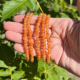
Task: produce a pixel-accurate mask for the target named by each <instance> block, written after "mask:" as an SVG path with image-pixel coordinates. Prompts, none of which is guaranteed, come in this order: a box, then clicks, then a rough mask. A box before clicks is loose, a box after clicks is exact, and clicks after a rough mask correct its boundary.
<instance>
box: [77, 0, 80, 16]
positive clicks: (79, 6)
mask: <svg viewBox="0 0 80 80" xmlns="http://www.w3.org/2000/svg"><path fill="white" fill-rule="evenodd" d="M77 7H78V12H79V15H80V0H77Z"/></svg>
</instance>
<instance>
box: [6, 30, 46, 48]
mask: <svg viewBox="0 0 80 80" xmlns="http://www.w3.org/2000/svg"><path fill="white" fill-rule="evenodd" d="M5 36H6V38H7V39H8V40H11V41H14V42H17V43H21V44H23V40H22V34H20V33H16V32H12V31H7V32H6V33H5ZM27 37H28V36H27ZM28 41H29V39H28ZM32 41H33V46H34V47H36V39H35V37H32ZM39 41H40V46H42V39H41V38H39ZM45 43H46V48H47V40H46V39H45ZM28 45H29V43H28Z"/></svg>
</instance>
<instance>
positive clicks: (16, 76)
mask: <svg viewBox="0 0 80 80" xmlns="http://www.w3.org/2000/svg"><path fill="white" fill-rule="evenodd" d="M23 74H24V72H23V71H16V72H15V73H13V74H12V79H13V80H19V79H20V78H21V77H22V75H23Z"/></svg>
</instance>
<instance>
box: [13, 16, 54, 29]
mask: <svg viewBox="0 0 80 80" xmlns="http://www.w3.org/2000/svg"><path fill="white" fill-rule="evenodd" d="M24 18H25V15H17V16H15V17H14V19H13V20H14V22H18V23H23V22H24ZM37 19H38V15H34V16H33V17H32V19H31V22H30V24H32V25H35V24H36V23H37ZM52 25H53V18H50V21H49V28H51V26H52Z"/></svg>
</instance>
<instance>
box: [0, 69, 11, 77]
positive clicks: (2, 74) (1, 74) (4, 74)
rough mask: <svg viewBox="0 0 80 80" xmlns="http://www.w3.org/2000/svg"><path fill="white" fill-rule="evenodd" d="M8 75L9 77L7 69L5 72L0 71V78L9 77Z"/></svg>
mask: <svg viewBox="0 0 80 80" xmlns="http://www.w3.org/2000/svg"><path fill="white" fill-rule="evenodd" d="M9 75H10V71H9V69H6V71H4V70H0V76H3V77H5V76H9Z"/></svg>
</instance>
